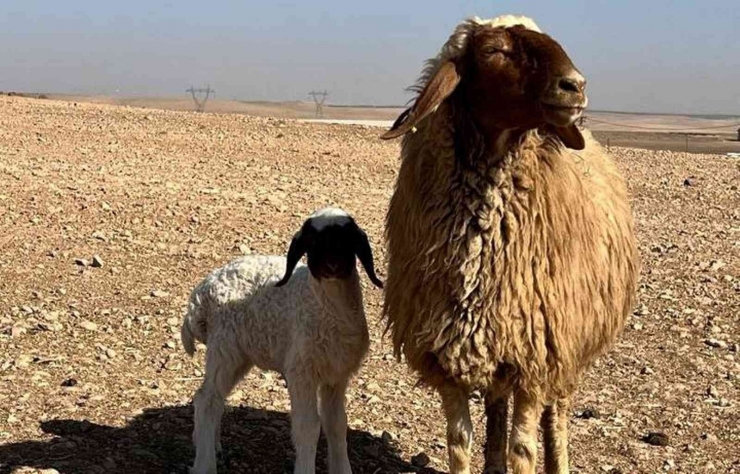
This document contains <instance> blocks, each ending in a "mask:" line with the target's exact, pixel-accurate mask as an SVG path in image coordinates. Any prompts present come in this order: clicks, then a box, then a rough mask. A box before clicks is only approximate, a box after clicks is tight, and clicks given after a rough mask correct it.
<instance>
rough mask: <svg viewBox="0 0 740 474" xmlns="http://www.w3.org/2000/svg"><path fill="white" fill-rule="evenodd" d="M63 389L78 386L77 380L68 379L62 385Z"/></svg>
mask: <svg viewBox="0 0 740 474" xmlns="http://www.w3.org/2000/svg"><path fill="white" fill-rule="evenodd" d="M61 385H62V387H74V386H75V385H77V379H73V378H68V379H65V380H64V381H63V382H62V383H61Z"/></svg>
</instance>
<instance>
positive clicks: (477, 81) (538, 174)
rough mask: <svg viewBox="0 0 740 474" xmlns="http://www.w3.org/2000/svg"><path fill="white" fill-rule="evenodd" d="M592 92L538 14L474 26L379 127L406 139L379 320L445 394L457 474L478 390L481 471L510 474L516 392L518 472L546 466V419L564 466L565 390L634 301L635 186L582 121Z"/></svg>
mask: <svg viewBox="0 0 740 474" xmlns="http://www.w3.org/2000/svg"><path fill="white" fill-rule="evenodd" d="M585 84H586V81H585V79H584V78H583V76H582V75H581V74H580V73H579V72H578V70H577V69H576V67H575V66H574V65H573V63H572V62H571V60H570V58H569V57H568V55H567V54H566V53H565V51H564V50H563V49H562V47H561V46H560V45H559V44H558V43H557V42H556V41H555V40H553V39H552V38H551V37H549V36H547V35H545V34H543V33H542V32H540V30H539V28H538V27H537V25H536V24H535V22H534V21H532V20H531V19H529V18H526V17H514V16H508V15H507V16H503V17H498V18H496V19H493V20H481V19H479V18H472V19H469V20H466V21H464V22H462V23H461V24H459V25H458V26H457V27H456V29H455V31H454V32H453V34H452V35H451V36H450V38H449V40H448V41H447V42H446V44H445V45H444V47H443V48H442V49H441V51H440V53H439V55H438V56H437V57H436V58H434V59H432V60H430V61H429V62H428V64H427V67H426V68H425V70H424V72H423V73H422V75H421V78H420V80H419V82H418V86H417V89H416V90H417V92H418V96H417V98H416V100H415V102H414V104H413V105H412V106H411V107H410V108H409V109H408V110H406V111H405V112H404V113H403V114H401V115H400V116H399V118H398V119H397V120H396V123H394V125H393V127H392V128H391V130H390V131H388V132H387V133H386V134H384V135H383V137H382V138H385V139H390V138H395V137H398V136H402V135H404V138H403V142H402V151H401V157H402V163H401V167H400V171H399V175H398V179H397V182H396V188H395V191H394V194H393V196H392V198H391V202H390V207H389V210H388V214H387V217H386V226H387V227H386V238H387V243H388V275H387V284H386V297H385V305H384V314H385V316H386V317H387V318H388V330H389V331H390V332H391V334H392V338H393V344H394V348H395V351H396V355H397V357H400V355H401V354H404V355H405V357H406V361H407V364H408V365H409V366H410V367H411V368H412V369H414V370H415V371H416V372H417V373H418V374H419V376H420V379H421V381H422V382H423V383H425V384H427V385H430V386H432V387H434V388H435V389H436V390H437V391H438V392H439V393H440V395H441V398H442V405H443V409H444V413H445V417H446V420H447V443H448V449H449V458H450V471H451V472H452V473H467V472H469V469H470V467H469V465H470V447H471V443H472V424H471V421H470V415H469V411H468V395H469V393H470V392H471V391H472V390H474V389H481V390H484V391H485V392H486V415H487V419H488V420H487V423H488V424H487V429H486V437H487V442H486V452H485V459H486V462H485V464H486V466H485V467H486V472H488V473H503V472H506V467H507V439H506V423H507V416H508V413H507V400H508V398H509V396H510V395H513V398H514V409H513V410H514V411H513V418H512V419H513V422H512V431H511V436H510V438H509V440H508V444H509V450H508V460H509V462H510V464H511V466H512V469H513V472H514V473H516V474H524V473H527V474H531V473H534V472H535V467H536V454H537V424H538V421H540V420H541V421H542V424H543V429H544V433H545V468H546V472H548V473H558V474H562V473H567V472H568V455H567V442H568V441H567V421H568V412H569V409H568V407H569V403H568V401H569V397H570V395H571V394H572V392H573V391H574V390H575V388H576V385H577V382H578V380H579V378H580V376H581V374H582V373H583V371H584V369H585V368H587V367H588V366H589V365H590V363H591V362H592V361H593V360H594V359H595V358H596V357H597V356H599V355H600V354H602V353H604V352H605V351H606V350H607V349H608V348H609V347H610V346H611V345H612V344H613V343H614V341H615V339H616V338H617V336H618V335H619V333H620V332H621V330H622V328H623V327H624V323H625V319H626V318H627V316H628V314H629V313H630V312H631V309H632V307H633V304H634V297H635V287H636V281H637V275H638V272H639V258H638V254H637V249H636V243H635V237H634V231H633V221H632V216H631V211H630V207H629V204H628V196H627V192H626V189H625V184H624V181H623V179H622V177H621V176H620V174H619V172H618V170H617V169H616V167H615V165H614V164H613V162H612V160H611V158H610V157H609V156H608V155H607V154H606V152H605V151H604V150H603V149H602V148H601V147H600V146H599V145H598V143H596V141H594V139H593V138H592V137H591V136H590V134H588V133H587V132H582V131H581V130H579V129H578V127H576V125H575V122H576V121H577V119H578V118H579V117H580V116H581V114H582V111H583V109H584V108H585V106H586V104H587V98H586V95H585ZM408 132H412V133H408ZM573 150H580V152H578V153H576V152H575V151H573Z"/></svg>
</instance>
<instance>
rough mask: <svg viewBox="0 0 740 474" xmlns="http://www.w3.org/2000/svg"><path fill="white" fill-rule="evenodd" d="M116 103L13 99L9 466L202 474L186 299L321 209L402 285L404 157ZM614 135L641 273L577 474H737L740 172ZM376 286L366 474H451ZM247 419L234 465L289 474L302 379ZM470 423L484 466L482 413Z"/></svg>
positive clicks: (6, 307)
mask: <svg viewBox="0 0 740 474" xmlns="http://www.w3.org/2000/svg"><path fill="white" fill-rule="evenodd" d="M99 102H100V103H90V102H88V101H75V100H48V99H47V100H38V99H29V98H22V97H6V96H2V97H0V226H1V227H0V473H31V472H39V473H41V472H43V473H47V474H51V473H55V472H56V473H63V474H72V473H185V472H187V466H188V465H190V463H191V462H192V460H193V456H194V451H193V448H192V445H191V432H192V406H191V404H190V401H191V397H192V395H193V393H194V392H195V390H196V389H197V388H198V386H199V383H200V380H201V378H202V374H203V351H202V350H200V351H198V352H197V353H196V356H195V357H194V358H192V359H191V358H189V357H188V356H187V355H186V354H185V353H184V351H183V349H182V345H181V343H180V340H179V328H180V324H181V319H182V316H183V314H184V310H185V307H186V299H187V296H188V294H189V292H190V290H191V288H192V286H193V285H194V284H195V283H197V282H198V281H199V280H200V279H201V278H202V277H203V276H205V274H206V273H208V272H209V271H210V270H211V269H213V268H215V267H217V266H220V265H222V264H224V263H225V262H226V261H228V260H229V259H231V258H233V257H235V256H238V255H242V254H248V253H273V254H284V253H285V251H286V249H287V245H288V242H289V240H290V238H291V236H292V234H293V232H295V231H296V230H297V229H298V227H299V225H300V224H301V222H302V221H303V219H304V218H305V217H306V216H307V215H308V214H309V213H311V212H312V211H313V210H315V209H317V208H319V207H322V206H325V205H328V204H334V205H340V206H342V207H344V208H345V209H347V210H349V211H350V212H352V213H353V214H354V215H355V217H356V219H357V221H358V222H359V223H360V224H361V225H362V226H363V227H364V228H365V229H366V230H367V232H368V234H369V236H370V240H371V243H372V244H373V248H374V253H375V259H376V262H377V266H378V267H379V268H378V272H379V274H380V276H381V278H382V277H383V276H384V275H385V263H384V261H385V252H384V243H383V235H382V231H383V217H384V214H385V211H386V208H387V204H388V199H389V197H390V195H391V192H392V189H393V183H394V179H395V176H396V172H397V169H398V165H399V158H398V152H399V144H398V142H397V141H393V142H384V141H381V140H379V139H378V136H379V134H380V133H381V131H382V129H381V128H377V127H370V126H366V125H341V124H332V123H306V122H302V121H298V120H294V119H289V118H269V117H256V116H253V115H247V114H246V112H243V113H201V114H199V113H193V112H188V111H175V110H159V109H155V108H146V109H144V108H141V107H130V106H129V107H126V106H121V105H115V104H110V103H102V102H103V101H99ZM133 105H137V104H133ZM309 110H310V109H309ZM215 112H217V111H215ZM345 112H346V111H345ZM350 112H351V111H350ZM350 112H347V114H348V115H347V116H345V118H350V119H354V118H357V117H352V116H351V113H350ZM381 112H382V113H383V114H385V113H386V112H387V111H385V110H382V111H381ZM391 115H393V114H391ZM294 118H307V117H301V116H297V117H294ZM339 118H341V117H339ZM359 118H362V119H368V120H386V119H387V117H386V116H385V115H382V114H381V113H380V112H378V115H377V116H375V117H372V118H367V117H359ZM595 128H596V127H595ZM606 131H608V130H606ZM597 132H598V129H597ZM614 132H616V131H614ZM624 133H626V132H624ZM643 138H644V137H643ZM648 141H650V140H648ZM653 141H654V140H653ZM653 141H651V143H652V142H653ZM610 142H611V143H610V149H611V151H612V153H613V155H614V157H615V159H616V161H617V163H618V166H619V168H620V169H621V170H622V172H623V173H624V175H625V177H626V179H627V182H628V186H629V189H630V193H631V198H632V205H633V211H634V215H635V219H636V225H637V232H638V239H639V244H640V252H641V256H642V265H643V271H642V275H641V283H640V286H639V301H638V304H637V306H636V308H635V311H634V314H633V315H632V316H631V318H630V320H629V321H628V324H627V327H626V328H625V331H624V333H623V335H622V337H621V338H620V340H619V342H618V343H617V345H616V346H615V347H614V349H613V350H612V351H610V352H609V353H608V354H607V355H605V356H603V357H602V358H601V359H600V360H599V361H598V363H597V364H596V365H595V366H593V367H592V368H591V369H590V370H589V371H588V372H587V375H586V376H585V378H584V380H583V383H582V384H581V386H580V388H579V390H578V392H577V394H576V396H575V398H574V403H573V411H572V417H571V420H570V439H571V444H570V453H571V466H572V472H574V473H606V474H619V473H621V474H630V473H656V472H682V473H704V472H707V473H740V346H739V344H740V320H739V319H738V314H739V313H740V190H738V187H739V186H740V159H738V158H731V157H729V156H726V155H724V154H694V153H685V152H683V151H676V150H675V149H674V151H670V149H669V150H666V149H662V150H661V149H659V150H645V149H640V148H628V147H622V146H618V145H617V143H616V142H618V140H616V139H610ZM674 148H675V147H674ZM730 151H731V150H730ZM362 278H363V286H364V291H365V301H366V309H367V313H368V317H369V320H370V325H371V348H370V353H369V355H368V358H367V360H366V363H365V365H364V366H363V368H362V369H361V371H360V373H359V374H358V375H357V376H356V378H354V379H353V381H352V384H351V387H350V390H349V397H348V417H349V421H350V428H351V429H350V432H349V435H348V437H349V450H350V459H351V462H352V466H353V469H354V472H356V473H368V474H379V473H395V472H427V473H434V472H446V470H447V461H446V446H445V426H444V422H443V417H442V414H441V411H440V403H439V399H438V397H437V396H436V395H435V393H434V392H431V391H429V390H427V389H423V388H416V387H415V382H416V379H415V378H414V376H413V375H412V374H410V373H409V372H408V370H407V369H406V367H405V365H404V364H403V363H399V362H396V361H395V359H394V358H393V357H392V354H391V352H392V350H391V347H390V344H389V341H388V340H387V339H385V338H383V337H382V332H383V331H382V330H383V322H382V321H381V319H380V308H381V303H382V292H381V291H379V290H377V289H375V288H374V287H372V285H370V284H369V282H368V281H367V279H366V278H365V277H362ZM228 404H229V407H228V409H227V413H226V415H225V417H224V422H223V438H222V442H223V446H224V452H223V453H222V455H221V457H220V460H219V472H255V473H282V472H290V470H291V466H292V462H293V452H292V447H291V443H290V434H289V433H290V431H289V419H288V415H287V413H288V411H289V401H288V396H287V391H286V388H285V383H284V381H283V380H282V379H281V378H280V377H279V376H278V375H276V374H274V373H263V372H261V371H258V370H255V371H253V372H252V373H251V374H250V375H249V376H248V377H247V378H246V379H245V380H244V381H242V383H241V384H240V385H239V386H238V387H237V388H236V389H235V391H234V392H233V393H232V395H231V397H230V398H229V401H228ZM472 412H473V417H474V420H475V428H476V445H475V448H474V449H475V466H474V467H475V472H480V469H481V466H482V456H481V447H480V443H481V442H482V440H483V432H484V430H483V427H484V418H483V413H482V404H481V400H480V397H477V396H474V397H473V399H472ZM325 454H326V451H325V443H324V442H323V440H322V444H321V446H320V450H319V456H318V465H319V471H320V472H325Z"/></svg>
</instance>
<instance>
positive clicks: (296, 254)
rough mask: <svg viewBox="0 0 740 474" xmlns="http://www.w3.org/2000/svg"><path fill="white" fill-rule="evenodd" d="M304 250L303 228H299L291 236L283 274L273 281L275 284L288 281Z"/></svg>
mask: <svg viewBox="0 0 740 474" xmlns="http://www.w3.org/2000/svg"><path fill="white" fill-rule="evenodd" d="M306 250H307V249H306V243H305V239H304V237H303V229H301V230H299V231H298V232H296V234H295V235H294V236H293V240H291V241H290V248H289V249H288V257H287V260H288V262H287V264H286V266H285V275H284V276H283V278H282V279H281V280H280V281H279V282H277V283H275V286H283V285H285V284H286V283H288V280H290V277H291V276H292V275H293V270H295V267H296V265H298V261H299V260H300V259H301V257H303V254H305V253H306Z"/></svg>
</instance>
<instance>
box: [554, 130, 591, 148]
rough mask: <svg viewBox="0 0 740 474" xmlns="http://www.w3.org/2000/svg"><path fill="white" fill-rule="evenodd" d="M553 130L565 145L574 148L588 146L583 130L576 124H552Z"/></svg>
mask: <svg viewBox="0 0 740 474" xmlns="http://www.w3.org/2000/svg"><path fill="white" fill-rule="evenodd" d="M552 130H553V131H554V132H555V135H557V136H558V137H559V138H560V141H562V142H563V145H565V146H567V147H568V148H571V149H573V150H583V149H584V148H585V147H586V141H585V140H584V139H583V135H582V134H581V131H580V130H578V127H577V126H576V124H572V125H568V126H567V127H555V126H552Z"/></svg>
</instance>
